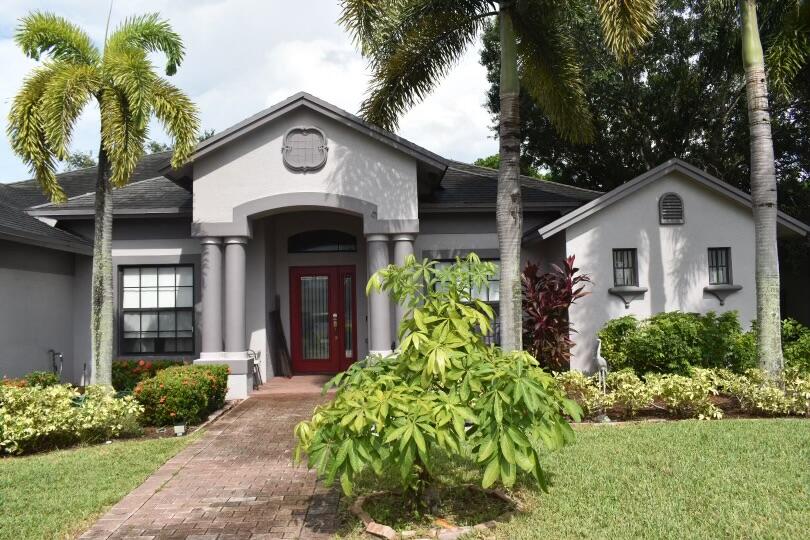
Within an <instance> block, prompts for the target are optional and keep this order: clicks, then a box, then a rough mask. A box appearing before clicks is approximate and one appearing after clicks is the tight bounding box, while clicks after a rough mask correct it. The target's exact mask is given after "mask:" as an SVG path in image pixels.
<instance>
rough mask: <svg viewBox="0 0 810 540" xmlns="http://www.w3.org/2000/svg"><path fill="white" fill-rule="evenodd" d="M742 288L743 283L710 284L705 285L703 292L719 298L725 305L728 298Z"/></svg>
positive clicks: (721, 303)
mask: <svg viewBox="0 0 810 540" xmlns="http://www.w3.org/2000/svg"><path fill="white" fill-rule="evenodd" d="M741 289H742V285H732V284H724V285H709V286H708V287H703V292H704V293H707V294H710V295H712V296H714V297H715V298H717V299H718V300H719V301H720V305H721V306H723V305H725V303H726V298H728V297H729V296H730V295H732V294H734V293H735V292H737V291H739V290H741Z"/></svg>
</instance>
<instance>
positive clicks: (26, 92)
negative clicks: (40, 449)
mask: <svg viewBox="0 0 810 540" xmlns="http://www.w3.org/2000/svg"><path fill="white" fill-rule="evenodd" d="M15 41H16V42H17V44H18V45H19V46H20V48H22V50H23V52H24V53H25V54H26V55H28V56H29V57H31V58H33V59H35V60H39V59H40V56H42V55H46V56H47V60H45V61H43V62H42V64H41V65H40V66H38V67H37V68H35V69H34V70H33V72H32V73H31V74H30V75H29V76H28V77H27V78H26V79H25V81H24V82H23V86H22V89H21V90H20V92H19V94H17V96H16V97H15V99H14V103H13V105H12V107H11V111H10V113H9V127H8V134H9V138H10V139H11V145H12V148H13V149H14V151H15V152H16V153H17V154H18V155H19V156H20V157H22V159H23V160H24V161H25V162H26V163H27V164H28V165H29V166H30V168H31V170H32V172H33V174H34V176H35V177H36V179H37V180H38V181H39V183H40V185H41V186H42V189H43V191H44V192H45V193H47V194H48V195H49V196H50V198H51V199H52V200H53V201H55V202H60V201H64V200H65V193H64V191H63V189H62V187H61V186H60V185H59V182H58V180H57V178H56V167H57V162H58V161H59V160H63V159H65V158H66V157H67V156H68V153H69V150H68V149H69V144H70V139H71V135H72V132H73V128H74V125H75V123H76V120H77V119H78V118H79V115H80V114H81V112H82V110H83V109H84V108H85V106H86V105H87V104H88V103H89V102H90V101H91V100H95V101H96V102H97V104H98V107H99V111H100V117H101V143H100V145H99V151H98V175H97V180H96V206H95V233H94V246H93V273H92V288H91V310H92V313H91V337H92V350H93V368H92V372H91V382H93V383H100V384H107V385H110V384H111V383H112V375H111V372H112V354H113V300H112V288H113V275H112V272H113V266H112V215H113V201H112V190H113V188H114V187H120V186H123V185H125V184H126V183H127V182H128V181H129V179H130V177H131V175H132V172H133V170H134V169H135V166H136V165H137V163H138V160H139V159H140V158H141V157H142V156H143V154H144V142H145V141H146V140H147V135H148V124H149V121H150V119H151V117H152V116H153V115H154V116H155V117H156V118H157V119H158V120H159V121H161V122H162V124H163V125H164V127H165V129H166V131H167V132H168V134H169V136H170V137H171V138H172V139H173V141H174V155H173V156H172V165H174V166H179V165H181V164H182V163H183V162H185V161H186V160H187V159H188V157H189V155H190V154H191V152H192V151H193V149H194V146H195V144H196V142H197V139H196V137H197V129H198V120H197V110H196V107H195V106H194V104H193V103H192V102H191V100H190V99H189V98H188V97H187V96H186V95H185V94H184V93H183V92H181V91H180V90H178V89H177V88H176V87H174V86H173V85H171V84H170V83H169V82H167V81H166V80H165V79H163V78H162V77H160V76H159V75H158V74H157V73H156V72H155V70H154V66H153V65H152V63H151V62H150V60H149V58H148V55H149V53H152V52H161V53H163V54H165V56H166V59H167V62H166V74H167V75H173V74H174V73H175V72H176V71H177V67H178V66H179V65H180V63H181V61H182V59H183V44H182V41H181V39H180V36H179V35H177V34H176V33H175V32H174V31H172V28H171V26H170V25H169V23H168V22H166V21H163V20H161V19H160V18H159V16H158V15H157V14H149V15H143V16H138V17H132V18H130V19H127V20H125V21H124V22H123V23H122V24H121V25H120V26H119V27H118V28H117V29H116V30H115V31H114V32H112V34H110V35H109V38H107V39H105V43H104V48H103V50H102V51H99V49H98V48H97V47H96V46H95V45H94V44H93V42H92V40H91V39H90V37H89V36H88V34H87V33H85V32H84V31H83V30H82V29H81V28H79V27H77V26H76V25H74V24H72V23H71V22H69V21H68V20H67V19H64V18H62V17H58V16H56V15H53V14H51V13H42V12H35V13H32V14H30V15H28V16H27V17H25V18H23V19H22V21H21V24H20V26H19V28H18V29H17V32H16V34H15Z"/></svg>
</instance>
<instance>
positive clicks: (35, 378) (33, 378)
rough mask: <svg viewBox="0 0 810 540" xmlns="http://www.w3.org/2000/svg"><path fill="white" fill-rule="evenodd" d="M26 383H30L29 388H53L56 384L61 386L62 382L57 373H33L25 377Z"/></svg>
mask: <svg viewBox="0 0 810 540" xmlns="http://www.w3.org/2000/svg"><path fill="white" fill-rule="evenodd" d="M25 382H26V383H28V386H41V387H43V388H44V387H46V386H53V385H55V384H59V383H60V382H61V381H60V380H59V377H58V376H57V375H56V373H51V372H50V371H32V372H31V373H29V374H28V375H26V376H25Z"/></svg>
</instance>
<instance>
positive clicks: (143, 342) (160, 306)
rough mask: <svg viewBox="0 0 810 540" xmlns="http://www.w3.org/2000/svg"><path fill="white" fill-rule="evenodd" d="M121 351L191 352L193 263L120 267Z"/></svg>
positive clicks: (148, 352)
mask: <svg viewBox="0 0 810 540" xmlns="http://www.w3.org/2000/svg"><path fill="white" fill-rule="evenodd" d="M119 283H120V291H121V294H120V298H121V302H120V308H121V313H120V319H121V321H120V322H121V325H120V328H121V333H120V336H121V339H120V345H121V346H120V352H121V353H122V354H184V353H193V352H194V267H193V266H190V265H173V266H126V267H122V268H121V269H120V281H119Z"/></svg>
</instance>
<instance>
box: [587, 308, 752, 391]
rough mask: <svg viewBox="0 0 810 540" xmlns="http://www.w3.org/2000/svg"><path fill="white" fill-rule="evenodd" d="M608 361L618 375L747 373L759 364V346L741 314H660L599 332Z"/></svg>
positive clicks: (620, 320)
mask: <svg viewBox="0 0 810 540" xmlns="http://www.w3.org/2000/svg"><path fill="white" fill-rule="evenodd" d="M599 337H600V339H601V340H602V356H604V357H605V359H606V360H607V361H608V362H609V364H610V366H611V368H612V369H614V370H621V369H624V368H632V369H633V370H635V371H636V372H637V373H647V372H652V373H677V374H680V375H684V376H686V375H688V374H689V370H690V369H691V368H692V367H700V368H729V369H733V370H734V371H736V372H742V371H743V370H745V369H746V368H749V367H752V366H754V365H756V350H755V349H756V347H755V346H754V344H753V343H752V341H751V340H752V337H751V334H749V333H745V334H744V333H743V332H742V329H741V327H740V323H739V319H738V317H737V313H736V312H734V311H729V312H726V313H723V314H721V315H717V314H716V313H714V312H711V311H710V312H708V313H706V314H705V315H701V314H698V313H683V312H680V311H672V312H668V313H659V314H657V315H653V316H652V317H650V318H648V319H645V320H643V321H637V320H636V319H635V318H633V317H632V316H627V317H620V318H618V319H614V320H612V321H608V323H607V324H605V326H604V327H603V328H602V330H601V331H600V332H599Z"/></svg>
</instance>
